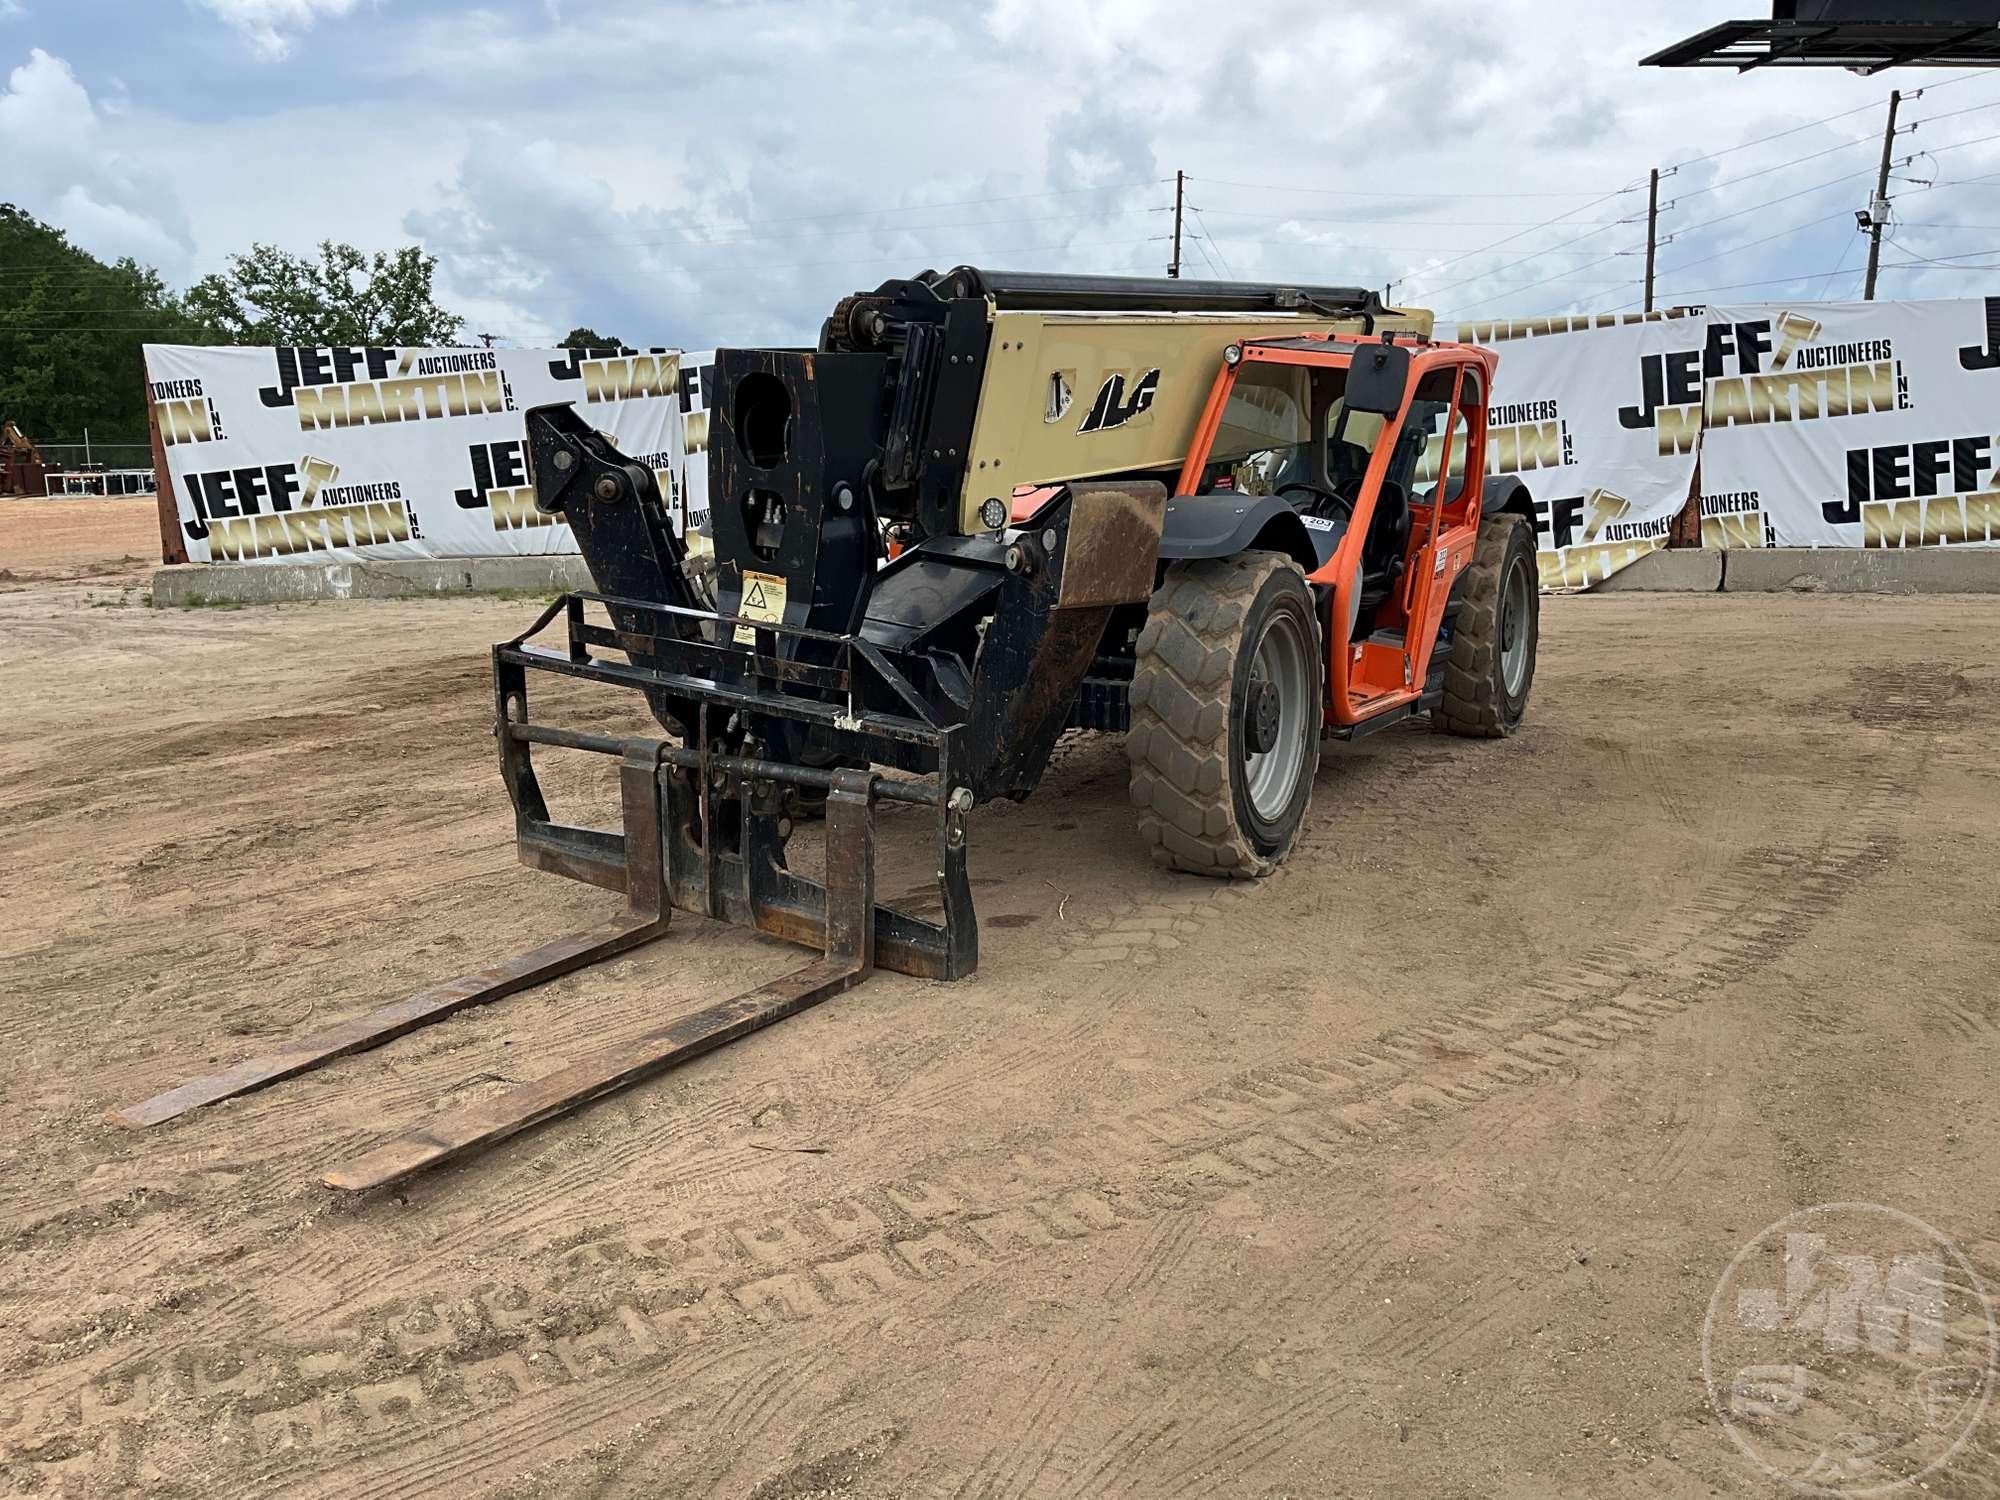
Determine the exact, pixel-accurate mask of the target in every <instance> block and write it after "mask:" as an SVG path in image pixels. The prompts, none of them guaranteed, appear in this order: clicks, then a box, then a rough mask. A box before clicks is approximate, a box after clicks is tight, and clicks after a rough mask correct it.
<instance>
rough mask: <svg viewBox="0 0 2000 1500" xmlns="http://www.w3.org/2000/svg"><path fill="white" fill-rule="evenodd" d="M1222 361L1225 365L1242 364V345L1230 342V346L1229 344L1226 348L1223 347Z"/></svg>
mask: <svg viewBox="0 0 2000 1500" xmlns="http://www.w3.org/2000/svg"><path fill="white" fill-rule="evenodd" d="M1222 362H1223V363H1224V364H1225V365H1240V364H1242V363H1243V346H1242V345H1241V344H1231V345H1230V346H1229V347H1228V348H1227V349H1224V350H1223V351H1222Z"/></svg>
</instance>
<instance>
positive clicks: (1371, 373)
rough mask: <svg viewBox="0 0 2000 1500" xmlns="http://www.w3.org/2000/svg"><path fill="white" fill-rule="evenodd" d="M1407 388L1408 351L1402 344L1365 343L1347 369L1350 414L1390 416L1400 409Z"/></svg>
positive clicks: (1408, 374)
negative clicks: (1358, 412) (1352, 412)
mask: <svg viewBox="0 0 2000 1500" xmlns="http://www.w3.org/2000/svg"><path fill="white" fill-rule="evenodd" d="M1409 385H1410V351H1409V350H1408V349H1406V348H1404V347H1403V346H1402V345H1401V344H1368V345H1365V346H1364V347H1363V348H1362V349H1361V351H1360V352H1359V353H1358V354H1356V355H1355V356H1354V362H1353V364H1351V365H1350V366H1349V367H1348V370H1347V395H1346V397H1345V400H1346V403H1347V409H1348V410H1349V411H1365V412H1373V413H1375V414H1376V415H1378V416H1384V417H1393V416H1394V415H1395V414H1396V413H1397V412H1399V411H1401V410H1402V409H1403V392H1404V391H1406V390H1407V389H1409Z"/></svg>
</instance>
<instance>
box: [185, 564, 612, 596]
mask: <svg viewBox="0 0 2000 1500" xmlns="http://www.w3.org/2000/svg"><path fill="white" fill-rule="evenodd" d="M591 587H593V585H592V583H591V581H590V570H589V569H588V568H586V567H585V566H584V563H583V559H582V558H581V557H578V556H575V555H570V556H565V557H451V558H422V559H414V560H410V561H404V562H353V563H343V562H317V563H303V562H289V563H245V564H234V563H221V564H217V563H178V564H174V565H172V566H170V567H164V568H161V569H160V570H159V571H158V572H156V573H154V574H153V604H154V607H155V608H159V609H179V608H187V607H192V606H196V605H204V604H283V603H288V602H293V601H297V600H307V599H415V598H427V597H435V596H437V595H440V594H494V593H510V594H511V593H529V594H559V593H561V592H563V591H564V590H565V589H587V588H591Z"/></svg>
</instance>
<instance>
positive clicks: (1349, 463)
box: [1326, 438, 1369, 515]
mask: <svg viewBox="0 0 2000 1500" xmlns="http://www.w3.org/2000/svg"><path fill="white" fill-rule="evenodd" d="M1368 457H1369V454H1368V450H1367V449H1366V448H1364V447H1362V446H1361V444H1359V443H1352V442H1349V441H1348V440H1347V439H1345V438H1328V439H1327V440H1326V474H1327V481H1328V486H1329V488H1331V489H1332V491H1333V492H1334V494H1336V495H1338V496H1339V497H1340V498H1341V499H1342V500H1344V501H1346V502H1347V509H1348V513H1349V514H1350V515H1351V514H1353V511H1354V506H1355V502H1356V501H1358V500H1359V499H1360V498H1361V481H1362V478H1363V476H1365V475H1366V474H1367V472H1368Z"/></svg>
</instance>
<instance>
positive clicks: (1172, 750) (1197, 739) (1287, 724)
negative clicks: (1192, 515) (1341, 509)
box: [1125, 552, 1326, 879]
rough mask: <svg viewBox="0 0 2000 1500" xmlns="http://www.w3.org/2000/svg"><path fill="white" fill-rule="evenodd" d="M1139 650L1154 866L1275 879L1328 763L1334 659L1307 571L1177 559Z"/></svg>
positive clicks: (1143, 768) (1141, 778) (1137, 740)
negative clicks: (1327, 703) (1324, 642)
mask: <svg viewBox="0 0 2000 1500" xmlns="http://www.w3.org/2000/svg"><path fill="white" fill-rule="evenodd" d="M1135 656H1136V660H1135V662H1134V670H1133V674H1132V699H1131V702H1132V725H1131V730H1130V732H1129V733H1128V734H1127V735H1126V738H1125V751H1126V755H1127V757H1128V758H1129V759H1130V761H1131V763H1132V801H1133V803H1134V804H1135V805H1136V806H1137V807H1138V808H1139V831H1140V833H1141V834H1142V835H1143V836H1144V837H1145V840H1146V842H1147V844H1148V845H1149V846H1150V847H1151V849H1152V854H1153V858H1154V860H1155V861H1157V862H1158V863H1160V864H1163V865H1167V866H1169V867H1171V868H1173V869H1177V870H1188V871H1191V872H1193V873H1195V874H1199V875H1213V876H1217V877H1221V878H1224V879H1250V878H1254V877H1256V876H1260V875H1268V874H1269V873H1270V872H1271V871H1272V870H1274V869H1276V868H1277V866H1278V864H1279V862H1280V861H1281V860H1283V859H1284V857H1285V855H1286V854H1287V853H1288V852H1289V851H1290V849H1291V847H1292V841H1293V839H1295V838H1296V837H1297V836H1298V831H1299V824H1300V822H1301V821H1302V820H1303V819H1304V817H1305V811H1306V804H1307V803H1308V802H1310V801H1311V800H1312V783H1313V775H1314V773H1315V772H1316V771H1317V770H1318V769H1319V736H1320V728H1321V719H1322V713H1323V707H1322V705H1323V703H1324V699H1325V682H1326V658H1325V653H1324V649H1323V648H1322V646H1321V644H1320V629H1319V623H1318V619H1317V617H1316V614H1315V612H1314V609H1313V598H1312V591H1311V589H1309V588H1308V587H1307V586H1306V580H1305V574H1304V573H1302V572H1301V571H1300V570H1299V566H1298V564H1297V563H1295V562H1293V561H1292V559H1291V558H1289V557H1287V556H1285V555H1283V554H1282V553H1277V552H1246V553H1243V554H1241V555H1240V556H1237V557H1230V558H1217V559H1214V560H1205V561H1201V562H1184V563H1176V564H1174V565H1173V566H1172V567H1170V568H1169V569H1167V576H1166V578H1165V579H1164V581H1162V583H1161V584H1160V587H1159V590H1158V592H1156V593H1155V594H1154V595H1153V599H1152V603H1151V605H1150V606H1149V608H1148V613H1147V616H1146V626H1145V629H1143V630H1142V631H1140V632H1139V641H1138V647H1137V651H1136V653H1135ZM1260 745H1262V746H1268V748H1265V749H1261V750H1260V749H1259V748H1258V747H1259V746H1260Z"/></svg>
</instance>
